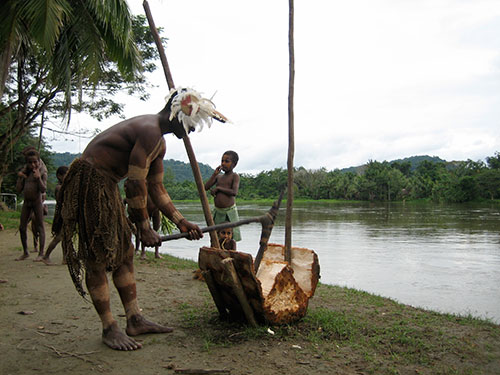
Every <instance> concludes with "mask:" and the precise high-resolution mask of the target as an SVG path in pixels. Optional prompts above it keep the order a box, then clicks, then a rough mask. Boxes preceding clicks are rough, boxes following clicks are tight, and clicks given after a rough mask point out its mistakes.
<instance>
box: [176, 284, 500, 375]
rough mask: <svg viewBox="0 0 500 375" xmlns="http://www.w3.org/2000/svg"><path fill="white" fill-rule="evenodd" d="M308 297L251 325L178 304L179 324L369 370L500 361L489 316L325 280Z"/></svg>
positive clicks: (224, 339) (229, 342)
mask: <svg viewBox="0 0 500 375" xmlns="http://www.w3.org/2000/svg"><path fill="white" fill-rule="evenodd" d="M311 301H314V302H315V303H314V306H310V307H309V309H308V313H307V315H306V316H305V317H304V318H303V319H302V320H301V321H299V322H297V323H294V324H289V325H283V326H267V325H263V326H259V327H256V328H252V327H250V326H246V325H239V324H237V323H231V322H223V321H220V320H219V318H218V316H217V315H216V313H215V312H214V309H213V307H212V308H206V307H203V308H200V306H194V305H190V304H182V305H181V306H180V308H179V310H180V313H181V314H182V315H183V318H182V321H183V322H184V327H185V328H186V329H188V330H193V335H194V334H199V335H200V334H201V336H202V337H203V344H202V346H203V347H200V350H206V351H209V350H212V349H214V348H216V347H218V346H224V347H227V346H237V345H240V344H245V345H248V344H250V345H262V344H265V345H269V346H273V345H274V346H275V345H278V343H286V344H287V347H294V345H295V346H296V347H297V348H300V350H299V349H297V350H298V351H300V354H301V355H303V356H307V355H309V356H316V357H320V358H322V359H324V360H328V361H338V360H339V358H340V359H343V358H345V357H348V358H350V361H352V360H355V361H356V362H362V363H363V368H364V369H365V370H366V372H367V373H369V374H403V373H415V374H419V373H421V371H423V373H432V374H455V373H456V374H468V373H471V374H474V373H482V372H481V371H479V372H478V368H479V369H480V368H482V366H485V367H488V368H489V367H491V363H498V364H500V350H499V348H500V345H499V344H500V326H499V325H496V324H494V323H492V322H491V321H488V320H484V319H479V318H474V317H471V316H458V315H453V314H441V313H437V312H433V311H426V310H423V309H417V308H413V307H411V306H407V305H403V304H399V303H397V302H395V301H392V300H390V299H387V298H383V297H380V296H376V295H372V294H369V293H366V292H362V291H359V290H355V289H349V288H345V287H337V286H329V285H323V284H320V285H319V286H318V289H317V292H316V295H315V297H314V298H313V300H311ZM269 330H271V331H272V332H270V331H269ZM353 358H354V359H353ZM469 361H470V364H469ZM488 373H491V372H488ZM493 373H495V372H493ZM497 373H500V367H499V370H498V372H497Z"/></svg>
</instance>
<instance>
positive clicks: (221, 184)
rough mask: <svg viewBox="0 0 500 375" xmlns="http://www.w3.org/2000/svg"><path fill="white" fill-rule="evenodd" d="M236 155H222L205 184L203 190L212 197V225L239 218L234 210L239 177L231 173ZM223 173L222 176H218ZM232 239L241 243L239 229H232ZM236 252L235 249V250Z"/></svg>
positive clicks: (231, 153) (229, 153)
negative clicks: (208, 191)
mask: <svg viewBox="0 0 500 375" xmlns="http://www.w3.org/2000/svg"><path fill="white" fill-rule="evenodd" d="M238 160H239V157H238V154H237V153H236V152H234V151H226V152H224V154H223V155H222V159H221V165H219V166H218V167H217V168H215V171H214V173H213V174H212V176H211V177H210V178H209V179H208V181H207V182H206V183H205V190H209V189H210V188H211V187H212V186H214V185H215V187H214V188H212V189H211V190H210V193H211V194H212V195H213V196H214V204H215V209H214V212H213V217H214V223H215V224H220V223H224V222H227V221H229V222H236V221H239V220H240V218H239V216H238V209H237V208H236V201H235V197H236V195H237V194H238V189H239V186H240V176H239V175H238V174H237V173H235V172H233V169H234V167H236V164H238ZM221 171H223V172H224V174H222V175H221V174H220V172H221ZM233 239H234V240H235V241H241V234H240V228H238V227H235V228H234V229H233ZM235 250H236V249H235Z"/></svg>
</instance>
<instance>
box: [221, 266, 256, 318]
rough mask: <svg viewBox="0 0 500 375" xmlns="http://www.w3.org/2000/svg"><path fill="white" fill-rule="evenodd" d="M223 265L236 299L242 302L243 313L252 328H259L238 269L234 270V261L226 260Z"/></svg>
mask: <svg viewBox="0 0 500 375" xmlns="http://www.w3.org/2000/svg"><path fill="white" fill-rule="evenodd" d="M222 264H223V265H224V268H225V269H226V271H227V273H228V274H229V276H230V277H231V281H232V286H233V292H234V294H235V295H236V298H238V301H239V302H240V305H241V308H242V309H243V313H244V314H245V317H246V318H247V321H248V323H249V324H250V325H251V326H252V327H257V321H256V320H255V315H254V313H253V310H252V307H251V306H250V303H249V302H248V299H247V296H246V294H245V291H244V290H243V286H242V285H241V281H240V278H239V277H238V274H237V273H236V269H235V268H234V264H233V259H232V258H226V259H224V260H223V261H222Z"/></svg>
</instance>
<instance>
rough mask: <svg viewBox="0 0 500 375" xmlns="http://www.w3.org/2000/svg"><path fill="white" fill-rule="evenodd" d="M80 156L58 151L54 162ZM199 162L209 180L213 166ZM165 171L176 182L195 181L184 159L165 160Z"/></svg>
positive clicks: (64, 162)
mask: <svg viewBox="0 0 500 375" xmlns="http://www.w3.org/2000/svg"><path fill="white" fill-rule="evenodd" d="M78 156H80V154H71V153H69V152H63V153H57V152H56V153H53V154H52V162H53V163H54V166H55V167H56V169H57V168H58V167H60V166H61V165H70V164H71V162H72V161H73V160H74V159H75V158H76V157H78ZM198 164H199V166H200V171H201V176H202V177H203V180H207V179H208V178H209V177H210V176H211V175H212V173H213V172H214V170H213V168H212V167H210V166H209V165H207V164H203V163H198ZM163 171H164V172H165V173H168V174H170V173H172V174H173V178H174V180H175V181H176V182H184V181H186V180H188V181H194V177H193V171H192V169H191V165H190V164H189V163H184V162H182V161H179V160H173V159H168V160H163Z"/></svg>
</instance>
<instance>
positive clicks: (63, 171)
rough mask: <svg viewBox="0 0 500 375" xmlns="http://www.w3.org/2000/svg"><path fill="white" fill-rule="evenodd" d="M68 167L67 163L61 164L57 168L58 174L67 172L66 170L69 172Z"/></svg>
mask: <svg viewBox="0 0 500 375" xmlns="http://www.w3.org/2000/svg"><path fill="white" fill-rule="evenodd" d="M68 169H69V168H68V167H67V166H66V165H61V166H60V167H59V168H57V171H56V175H58V174H62V175H64V174H66V172H68Z"/></svg>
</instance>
